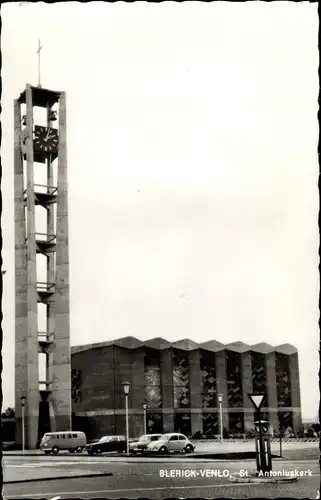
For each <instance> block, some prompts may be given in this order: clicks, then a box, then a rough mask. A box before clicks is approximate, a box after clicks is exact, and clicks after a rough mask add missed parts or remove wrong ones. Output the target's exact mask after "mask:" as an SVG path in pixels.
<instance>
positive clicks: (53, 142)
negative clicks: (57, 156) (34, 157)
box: [34, 126, 58, 153]
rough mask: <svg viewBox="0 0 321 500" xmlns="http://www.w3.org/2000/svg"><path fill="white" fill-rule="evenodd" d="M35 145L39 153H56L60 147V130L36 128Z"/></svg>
mask: <svg viewBox="0 0 321 500" xmlns="http://www.w3.org/2000/svg"><path fill="white" fill-rule="evenodd" d="M34 144H35V147H36V149H37V150H38V151H43V152H46V153H53V152H55V151H56V150H57V147H58V130H56V129H54V128H47V127H39V126H36V127H35V138H34Z"/></svg>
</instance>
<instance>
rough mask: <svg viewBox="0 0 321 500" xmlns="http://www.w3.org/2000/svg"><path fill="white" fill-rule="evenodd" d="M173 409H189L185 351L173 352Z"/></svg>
mask: <svg viewBox="0 0 321 500" xmlns="http://www.w3.org/2000/svg"><path fill="white" fill-rule="evenodd" d="M173 393H174V408H189V406H190V392H189V364H188V358H187V355H186V352H185V351H179V350H177V349H175V350H174V351H173Z"/></svg>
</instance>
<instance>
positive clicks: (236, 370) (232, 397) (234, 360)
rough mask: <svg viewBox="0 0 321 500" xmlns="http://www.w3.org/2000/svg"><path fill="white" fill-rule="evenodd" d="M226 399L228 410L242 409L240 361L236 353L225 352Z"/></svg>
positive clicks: (238, 354) (239, 356)
mask: <svg viewBox="0 0 321 500" xmlns="http://www.w3.org/2000/svg"><path fill="white" fill-rule="evenodd" d="M226 372H227V399H228V407H229V408H242V407H243V387H242V360H241V355H240V353H238V352H233V351H226Z"/></svg>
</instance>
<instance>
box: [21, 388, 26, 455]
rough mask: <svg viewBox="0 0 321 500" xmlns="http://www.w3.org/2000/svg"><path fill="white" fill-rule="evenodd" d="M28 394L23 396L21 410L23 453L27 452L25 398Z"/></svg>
mask: <svg viewBox="0 0 321 500" xmlns="http://www.w3.org/2000/svg"><path fill="white" fill-rule="evenodd" d="M26 399H27V398H26V396H21V398H20V401H21V410H22V454H23V455H24V454H25V400H26Z"/></svg>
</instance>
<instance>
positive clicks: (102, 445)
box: [85, 436, 127, 455]
mask: <svg viewBox="0 0 321 500" xmlns="http://www.w3.org/2000/svg"><path fill="white" fill-rule="evenodd" d="M85 450H86V451H87V452H88V453H89V455H95V454H97V455H99V454H100V453H106V452H108V451H118V453H122V452H124V451H126V450H127V441H126V438H125V436H104V437H102V438H101V439H99V441H97V442H95V443H90V444H87V446H86V448H85Z"/></svg>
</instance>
